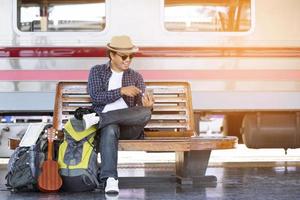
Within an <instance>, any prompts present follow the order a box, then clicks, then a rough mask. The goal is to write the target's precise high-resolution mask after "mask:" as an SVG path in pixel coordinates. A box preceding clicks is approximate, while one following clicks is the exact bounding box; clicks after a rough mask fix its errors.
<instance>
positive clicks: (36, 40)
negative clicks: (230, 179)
mask: <svg viewBox="0 0 300 200" xmlns="http://www.w3.org/2000/svg"><path fill="white" fill-rule="evenodd" d="M0 3H1V7H0V25H1V26H0V97H1V98H0V115H1V116H0V118H1V126H2V127H3V128H1V134H0V135H1V137H11V136H10V134H13V133H12V132H13V131H7V125H8V123H13V124H16V123H18V122H19V123H24V124H28V123H30V122H35V121H39V120H40V121H43V122H51V116H52V113H53V105H54V94H55V86H56V84H57V82H58V81H69V80H72V81H73V80H78V81H86V80H87V77H88V73H89V69H90V68H91V67H92V66H94V65H96V64H101V63H105V62H107V61H108V58H107V55H106V44H107V43H108V42H109V40H110V39H111V37H112V36H114V35H128V36H130V37H131V38H132V40H133V42H134V44H136V45H137V46H138V47H139V49H140V51H139V52H138V53H136V54H135V57H134V59H133V61H132V64H131V67H132V68H133V69H135V70H137V71H139V72H140V73H141V74H142V75H143V77H144V79H145V80H146V81H188V82H189V83H190V84H191V88H192V96H193V108H194V113H195V118H196V119H197V120H198V122H199V123H196V125H197V131H198V132H200V133H205V132H206V133H210V134H213V133H214V132H216V133H217V132H226V133H225V134H228V135H236V136H238V137H239V138H240V141H242V138H241V136H240V128H241V124H242V120H243V118H244V116H245V114H247V113H249V112H254V113H264V112H274V113H277V114H278V115H279V116H280V115H281V113H282V114H286V113H287V112H288V113H290V112H295V113H297V112H299V110H300V23H299V19H300V12H299V10H300V1H299V0H272V1H269V0H151V1H150V0H84V1H83V0H0ZM271 4H272V5H271ZM14 132H18V131H14ZM4 135H6V136H4ZM0 156H1V155H0Z"/></svg>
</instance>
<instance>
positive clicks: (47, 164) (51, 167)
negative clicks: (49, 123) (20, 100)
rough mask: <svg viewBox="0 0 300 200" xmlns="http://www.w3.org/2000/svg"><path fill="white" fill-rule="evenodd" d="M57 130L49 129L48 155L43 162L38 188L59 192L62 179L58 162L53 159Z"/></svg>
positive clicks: (44, 190)
mask: <svg viewBox="0 0 300 200" xmlns="http://www.w3.org/2000/svg"><path fill="white" fill-rule="evenodd" d="M56 132H57V131H56V130H55V129H54V128H49V129H48V130H47V135H48V157H47V160H46V161H44V162H43V164H42V172H41V174H40V176H39V178H38V188H39V190H40V191H42V192H57V191H58V190H59V188H60V187H61V186H62V179H61V177H60V175H59V173H58V164H57V162H56V161H54V160H52V154H53V139H54V137H55V133H56Z"/></svg>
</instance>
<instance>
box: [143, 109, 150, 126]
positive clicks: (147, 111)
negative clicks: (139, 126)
mask: <svg viewBox="0 0 300 200" xmlns="http://www.w3.org/2000/svg"><path fill="white" fill-rule="evenodd" d="M143 108H144V109H143V119H144V123H145V124H147V123H148V122H149V121H150V119H151V109H150V108H148V107H143Z"/></svg>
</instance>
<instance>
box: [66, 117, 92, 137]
mask: <svg viewBox="0 0 300 200" xmlns="http://www.w3.org/2000/svg"><path fill="white" fill-rule="evenodd" d="M64 129H65V131H67V133H68V134H69V135H70V136H71V137H72V138H73V139H74V140H76V141H80V140H82V139H83V138H85V137H87V136H89V135H90V134H92V133H94V132H96V131H97V126H95V125H94V126H91V127H90V128H88V129H85V130H83V131H76V130H75V129H74V127H73V125H72V123H71V120H69V121H68V122H67V123H66V124H65V127H64Z"/></svg>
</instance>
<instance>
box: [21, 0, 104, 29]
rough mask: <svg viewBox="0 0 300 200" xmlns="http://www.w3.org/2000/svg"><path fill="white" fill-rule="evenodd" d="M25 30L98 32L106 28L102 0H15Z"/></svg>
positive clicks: (22, 27)
mask: <svg viewBox="0 0 300 200" xmlns="http://www.w3.org/2000/svg"><path fill="white" fill-rule="evenodd" d="M17 7H18V9H17V24H18V28H19V30H21V31H24V32H65V31H72V32H74V31H78V32H80V31H82V32H83V31H88V32H90V31H91V32H97V31H102V30H104V28H105V21H106V20H105V19H106V15H105V0H17Z"/></svg>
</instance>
